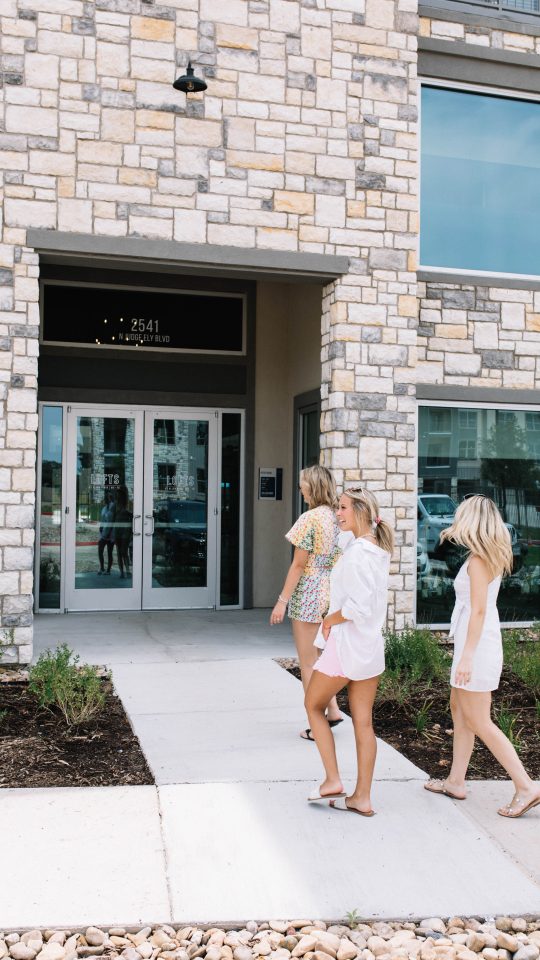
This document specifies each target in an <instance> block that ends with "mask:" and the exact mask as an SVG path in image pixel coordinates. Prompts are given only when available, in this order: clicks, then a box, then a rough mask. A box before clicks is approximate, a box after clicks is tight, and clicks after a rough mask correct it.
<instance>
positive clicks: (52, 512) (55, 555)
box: [38, 406, 63, 610]
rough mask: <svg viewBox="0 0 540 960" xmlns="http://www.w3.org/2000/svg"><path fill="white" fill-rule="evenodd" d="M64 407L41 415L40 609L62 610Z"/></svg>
mask: <svg viewBox="0 0 540 960" xmlns="http://www.w3.org/2000/svg"><path fill="white" fill-rule="evenodd" d="M62 443H63V423H62V407H50V406H46V407H43V411H42V415H41V463H40V466H41V510H40V516H39V545H38V549H39V574H38V581H39V609H40V610H59V609H60V574H61V567H62V551H61V540H62Z"/></svg>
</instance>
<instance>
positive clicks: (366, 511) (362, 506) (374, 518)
mask: <svg viewBox="0 0 540 960" xmlns="http://www.w3.org/2000/svg"><path fill="white" fill-rule="evenodd" d="M343 493H344V495H345V496H346V497H349V500H352V502H353V509H354V512H355V515H356V519H357V521H358V524H359V526H360V525H361V524H362V523H364V524H365V523H366V522H367V523H368V524H369V525H370V526H371V527H372V529H373V536H374V537H375V539H376V541H377V546H379V547H380V548H381V549H382V550H386V551H387V552H388V553H393V551H394V531H393V530H392V528H391V526H390V525H389V524H388V523H387V522H386V520H383V519H382V518H381V517H380V516H379V504H378V502H377V498H376V496H375V494H374V493H372V492H371V490H366V489H365V488H364V487H348V489H347V490H344V491H343Z"/></svg>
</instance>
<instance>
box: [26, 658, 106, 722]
mask: <svg viewBox="0 0 540 960" xmlns="http://www.w3.org/2000/svg"><path fill="white" fill-rule="evenodd" d="M79 659H80V658H79V656H78V655H74V653H73V650H70V649H69V647H68V646H67V644H65V643H63V644H61V646H59V647H56V649H55V650H46V651H45V652H44V653H42V654H41V656H40V658H39V660H38V662H37V663H36V665H35V666H33V667H31V668H30V676H29V684H28V686H29V689H30V691H31V692H32V693H33V694H34V696H35V697H36V698H37V701H38V703H39V706H40V707H42V708H44V709H48V710H54V709H55V708H56V709H58V710H59V711H60V713H61V714H62V716H63V717H64V720H65V722H66V724H67V725H68V727H71V726H78V725H79V724H82V723H87V722H88V721H89V720H92V719H93V717H95V716H96V715H97V714H98V713H99V712H100V711H101V710H102V709H103V706H104V703H105V696H104V694H103V691H102V689H101V680H100V677H99V675H98V672H97V670H96V668H95V667H91V666H90V665H89V664H85V665H84V666H82V667H79V665H78V664H79Z"/></svg>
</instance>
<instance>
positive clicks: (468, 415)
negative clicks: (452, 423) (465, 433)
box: [459, 410, 477, 430]
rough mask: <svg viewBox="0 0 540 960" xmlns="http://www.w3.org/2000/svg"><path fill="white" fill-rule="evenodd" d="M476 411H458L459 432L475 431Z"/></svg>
mask: <svg viewBox="0 0 540 960" xmlns="http://www.w3.org/2000/svg"><path fill="white" fill-rule="evenodd" d="M476 423H477V417H476V410H460V411H459V427H460V430H476Z"/></svg>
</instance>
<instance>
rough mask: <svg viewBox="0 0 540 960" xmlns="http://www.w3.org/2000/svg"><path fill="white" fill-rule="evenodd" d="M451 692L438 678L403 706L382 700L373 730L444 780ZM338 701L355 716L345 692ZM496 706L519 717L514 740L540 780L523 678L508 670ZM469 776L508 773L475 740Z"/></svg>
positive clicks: (532, 707) (535, 726) (538, 737)
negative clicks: (421, 718)
mask: <svg viewBox="0 0 540 960" xmlns="http://www.w3.org/2000/svg"><path fill="white" fill-rule="evenodd" d="M287 669H288V670H289V672H290V673H292V674H294V676H295V677H298V678H300V671H299V669H298V667H297V666H291V665H290V664H287ZM449 692H450V688H449V686H448V683H447V682H445V681H441V680H435V681H432V682H431V683H430V684H422V683H417V684H416V685H415V687H414V689H413V691H412V693H411V694H410V695H409V696H408V699H407V701H406V702H405V703H403V704H400V703H398V702H396V701H395V700H384V699H383V698H382V697H379V698H378V699H377V701H376V703H375V710H374V726H375V732H376V734H377V736H378V737H380V738H381V740H386V742H387V743H389V744H390V745H391V746H392V747H395V749H396V750H399V752H400V753H402V754H403V755H404V756H405V757H407V758H408V759H409V760H411V761H412V763H415V764H416V766H418V767H420V769H422V770H425V771H426V773H427V774H429V776H430V777H441V776H444V775H445V774H446V772H447V771H448V770H449V769H450V765H451V762H452V717H451V714H450V707H449V702H448V698H449ZM430 701H432V702H431V704H429V702H430ZM338 703H339V706H340V708H341V710H342V711H343V712H344V713H346V714H348V715H349V716H350V710H349V700H348V696H347V691H346V690H344V691H342V692H341V693H340V694H339V695H338ZM424 704H426V705H429V706H428V716H427V723H426V726H425V728H424V730H423V732H422V733H418V731H417V729H416V727H415V720H416V719H417V716H418V711H419V710H420V709H421V708H422V707H423V706H424ZM493 705H494V711H495V717H496V715H497V710H498V709H500V708H501V707H502V708H503V709H504V711H505V712H508V713H509V714H511V715H512V716H515V717H516V720H515V724H514V736H515V735H516V734H517V736H518V737H519V745H518V750H519V756H520V758H521V760H522V761H523V763H524V765H525V767H526V768H527V770H528V772H529V774H530V775H531V776H532V777H533V779H535V780H538V779H540V723H539V718H538V707H537V705H536V701H535V697H534V694H533V693H532V691H531V690H530V688H529V687H527V686H526V684H524V683H523V681H522V680H520V679H519V677H516V676H515V674H513V673H511V672H510V671H509V670H508V669H505V670H504V671H503V675H502V678H501V683H500V686H499V689H498V691H497V692H496V693H495V694H494V695H493ZM468 778H469V779H471V780H506V779H508V778H507V775H506V773H505V771H504V770H503V769H502V767H500V766H499V764H498V763H497V761H496V760H495V759H494V758H493V757H492V755H491V754H490V752H489V751H488V750H487V749H486V748H485V747H484V745H483V744H482V743H481V742H480V741H479V740H477V741H476V746H475V749H474V753H473V756H472V759H471V765H470V767H469V773H468Z"/></svg>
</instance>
